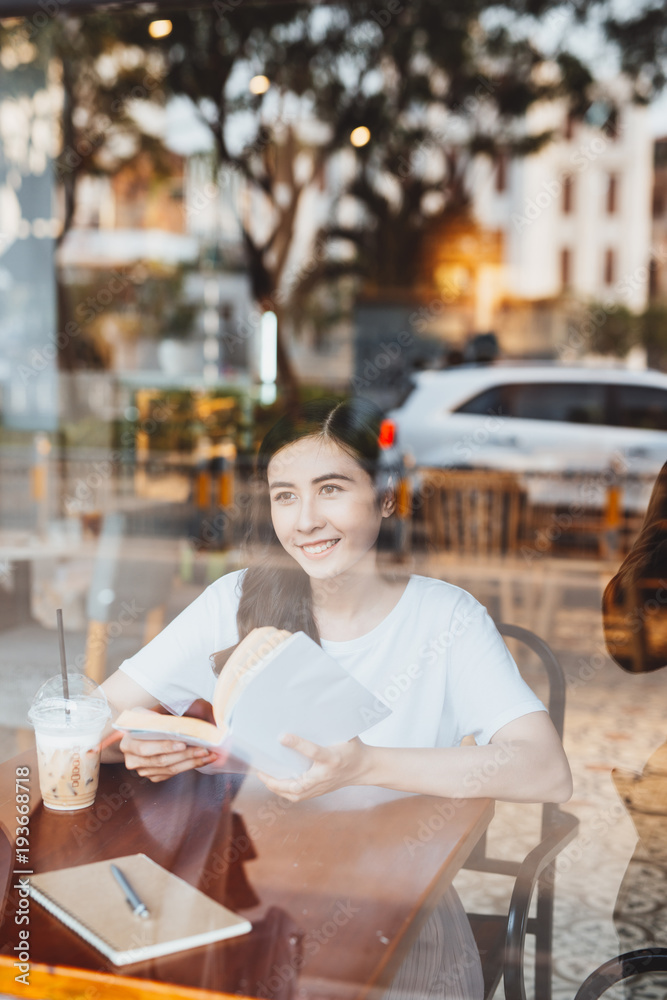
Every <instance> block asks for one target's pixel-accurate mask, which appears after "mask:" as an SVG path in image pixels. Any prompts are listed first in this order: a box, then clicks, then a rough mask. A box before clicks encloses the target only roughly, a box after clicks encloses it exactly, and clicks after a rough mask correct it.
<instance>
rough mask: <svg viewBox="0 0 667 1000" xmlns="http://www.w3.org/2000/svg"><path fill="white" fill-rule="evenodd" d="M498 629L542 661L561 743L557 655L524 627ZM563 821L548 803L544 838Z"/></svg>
mask: <svg viewBox="0 0 667 1000" xmlns="http://www.w3.org/2000/svg"><path fill="white" fill-rule="evenodd" d="M496 628H497V629H498V631H499V632H500V634H501V635H502V636H503V638H507V639H516V640H518V641H519V642H522V643H524V645H526V646H527V647H528V648H529V649H530V650H532V651H533V653H535V655H536V656H537V657H538V658H539V660H540V663H541V665H542V667H543V669H544V674H545V677H546V679H547V682H548V696H547V699H546V709H547V711H548V712H549V716H550V718H551V721H552V722H553V724H554V728H555V730H556V732H557V733H558V735H559V736H560V738H561V740H562V739H563V731H564V728H565V692H566V685H565V674H564V673H563V668H562V666H561V665H560V661H559V660H558V658H557V656H556V654H555V653H554V651H553V650H552V648H551V646H549V645H548V644H547V643H546V642H545V641H544V639H540V637H539V636H538V635H535V633H534V632H531V631H530V629H527V628H523V627H522V626H521V625H510V624H509V623H507V622H500V623H496ZM561 817H562V813H561V810H560V809H559V808H558V806H557V805H556V804H555V803H553V802H545V803H544V805H543V807H542V836H543V837H545V836H546V835H547V832H548V831H549V829H550V828H551V827H552V826H553V824H554V822H558V821H559V820H560V818H561Z"/></svg>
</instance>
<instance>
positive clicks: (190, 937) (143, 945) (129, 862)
mask: <svg viewBox="0 0 667 1000" xmlns="http://www.w3.org/2000/svg"><path fill="white" fill-rule="evenodd" d="M112 863H113V864H115V865H117V867H118V868H119V869H120V870H121V872H122V873H123V875H125V876H126V878H127V879H128V881H129V883H130V885H131V886H132V888H133V889H134V890H135V892H136V893H137V895H138V896H139V897H140V898H141V900H142V902H143V903H145V905H146V907H147V908H148V911H149V914H150V916H149V917H148V918H142V917H140V916H135V914H134V913H133V912H132V909H131V907H130V906H129V904H128V902H127V900H126V899H125V896H124V894H123V891H122V889H121V888H120V886H119V885H118V883H117V882H116V880H115V879H114V877H113V875H112V873H111V865H112ZM30 895H31V896H32V897H33V899H35V900H36V902H38V903H40V904H41V905H42V906H43V907H44V908H45V909H47V910H48V911H49V912H50V913H52V914H53V915H54V916H55V917H57V918H58V919H59V920H62V922H63V923H64V924H65V925H66V926H67V927H69V928H70V930H73V931H74V932H75V933H76V934H79V935H81V937H82V938H83V939H84V941H87V942H88V944H91V945H92V946H93V947H94V948H97V950H98V951H101V952H102V954H103V955H106V957H107V958H108V959H110V961H111V962H113V964H114V965H130V964H131V963H132V962H143V961H145V960H146V959H149V958H157V957H158V956H159V955H170V954H172V953H173V952H177V951H185V950H186V949H188V948H198V947H200V946H201V945H204V944H210V943H211V942H212V941H220V940H222V939H223V938H229V937H236V936H237V935H239V934H247V933H248V931H250V930H252V925H251V924H250V922H249V921H248V920H245V919H244V918H243V917H239V916H238V915H237V914H236V913H232V911H231V910H228V909H227V908H226V907H224V906H222V905H221V904H220V903H217V902H216V901H215V900H213V899H211V898H210V897H209V896H206V895H204V893H203V892H200V891H199V889H195V888H194V886H191V885H190V884H189V883H188V882H184V881H183V879H181V878H178V876H177V875H172V873H171V872H168V871H167V869H166V868H163V867H162V866H161V865H158V864H156V862H155V861H152V860H151V859H150V858H149V857H147V856H146V855H145V854H128V855H126V856H125V857H122V858H110V859H109V860H108V861H96V862H94V863H93V864H89V865H77V866H75V867H74V868H63V869H60V870H59V871H51V872H43V873H41V874H39V875H33V876H31V877H30Z"/></svg>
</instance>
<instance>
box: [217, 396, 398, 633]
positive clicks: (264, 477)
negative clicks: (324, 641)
mask: <svg viewBox="0 0 667 1000" xmlns="http://www.w3.org/2000/svg"><path fill="white" fill-rule="evenodd" d="M381 421H382V413H381V411H380V410H379V409H378V408H377V407H376V406H375V405H374V404H373V403H371V402H369V401H368V400H365V399H361V398H353V399H349V400H345V401H343V402H335V401H332V400H323V399H319V400H313V401H311V402H309V403H305V404H303V405H302V406H301V407H300V408H299V411H298V412H297V413H296V414H295V415H286V416H284V417H282V418H281V419H280V420H279V421H278V423H277V424H275V426H274V427H272V428H271V430H270V431H269V432H268V434H267V435H266V436H265V438H264V440H263V441H262V443H261V445H260V447H259V452H258V454H257V461H256V471H255V477H254V486H253V501H252V504H251V521H250V526H249V530H248V533H247V537H246V546H247V549H248V550H249V554H250V557H251V565H250V568H249V569H247V570H246V572H245V573H244V575H243V586H242V592H241V601H240V603H239V608H238V612H237V615H236V621H237V625H238V631H239V638H240V639H242V638H244V636H246V635H247V634H248V632H250V631H251V630H252V629H253V628H257V627H259V626H262V625H274V626H275V627H276V628H284V629H288V630H289V631H290V632H298V631H301V632H305V633H306V634H307V635H309V636H310V637H311V638H312V639H314V640H315V641H316V642H319V632H318V630H317V625H316V623H315V617H314V614H313V600H312V592H311V587H310V578H309V576H308V574H307V573H305V572H304V570H302V569H301V567H300V566H299V565H298V564H297V563H296V562H295V561H294V559H293V558H292V557H291V556H289V555H287V553H286V552H285V551H284V549H283V548H282V546H281V545H280V543H279V541H278V539H277V537H276V533H275V531H274V529H273V523H272V521H271V505H270V499H269V491H268V471H267V470H268V465H269V462H270V461H271V459H272V458H273V456H274V455H276V454H277V453H278V452H279V451H280V450H281V448H285V447H286V446H287V445H289V444H293V443H294V442H295V441H299V440H300V439H301V438H306V437H320V438H323V439H325V440H330V441H334V442H335V443H336V444H338V445H340V447H341V448H343V449H345V451H347V452H348V453H349V454H350V455H352V457H353V458H354V459H355V460H356V461H357V462H358V463H359V465H361V467H362V468H363V469H364V470H365V471H366V472H367V473H368V475H369V476H370V477H371V480H372V481H373V483H374V484H375V487H376V490H377V493H378V502H381V499H382V497H383V495H384V492H385V490H386V488H387V486H388V480H389V472H388V470H386V469H384V468H383V467H382V466H381V458H382V453H381V449H380V445H379V433H380V423H381Z"/></svg>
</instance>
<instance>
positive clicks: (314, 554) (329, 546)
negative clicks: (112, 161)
mask: <svg viewBox="0 0 667 1000" xmlns="http://www.w3.org/2000/svg"><path fill="white" fill-rule="evenodd" d="M339 541H340V538H327V539H326V540H325V541H323V542H312V543H309V544H308V547H307V548H306V546H305V545H300V546H299V548H300V549H301V551H302V552H303V553H304V554H305V555H306V556H307V557H308V558H309V559H323V558H324V557H325V556H328V555H329V553H330V552H331V551H332V550H333V549H335V548H336V545H337V544H338V542H339ZM308 549H310V551H308Z"/></svg>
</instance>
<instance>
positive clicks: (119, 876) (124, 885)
mask: <svg viewBox="0 0 667 1000" xmlns="http://www.w3.org/2000/svg"><path fill="white" fill-rule="evenodd" d="M111 874H112V875H113V877H114V878H115V879H116V882H118V885H119V886H120V887H121V889H122V890H123V893H124V895H125V899H126V900H127V901H128V903H129V905H130V906H131V907H132V912H133V913H134V915H135V916H136V917H150V913H149V912H148V908H147V907H146V904H145V903H142V901H141V900H140V899H139V897H138V896H137V894H136V892H135V891H134V889H133V888H132V886H131V885H130V883H129V882H128V881H127V879H126V878H125V876H124V875H123V873H122V871H121V870H120V868H118V867H117V866H116V865H112V866H111Z"/></svg>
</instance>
